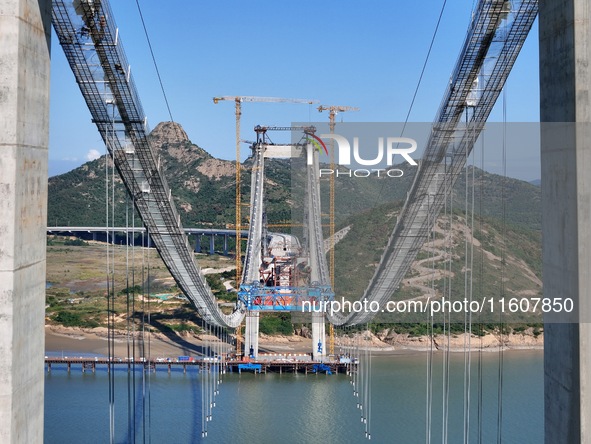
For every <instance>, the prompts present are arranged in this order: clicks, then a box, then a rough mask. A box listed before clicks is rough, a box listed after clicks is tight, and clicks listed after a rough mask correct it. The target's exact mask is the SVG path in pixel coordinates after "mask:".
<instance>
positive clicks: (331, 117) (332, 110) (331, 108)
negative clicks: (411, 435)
mask: <svg viewBox="0 0 591 444" xmlns="http://www.w3.org/2000/svg"><path fill="white" fill-rule="evenodd" d="M322 111H328V122H329V123H328V125H329V129H330V133H331V134H334V128H335V125H336V122H335V120H336V119H335V118H336V115H337V114H338V113H343V112H346V111H359V108H357V107H355V106H343V105H320V106H319V107H318V112H322ZM333 144H334V141H333V140H332V139H331V141H330V148H331V149H330V169H331V170H332V171H334V168H335V160H334V146H333ZM334 176H335V175H334V174H331V175H330V179H329V180H330V191H329V223H328V230H329V234H328V238H329V239H330V250H329V253H328V255H329V264H330V265H329V267H330V268H329V275H330V286H331V288H332V291H333V292H334V291H335V286H334V284H335V282H334V262H335V255H334V234H335V224H334V214H335V205H334V187H335V183H334ZM329 335H330V340H329V348H328V353H329V354H334V326H333V325H332V324H330V330H329Z"/></svg>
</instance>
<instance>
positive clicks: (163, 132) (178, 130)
mask: <svg viewBox="0 0 591 444" xmlns="http://www.w3.org/2000/svg"><path fill="white" fill-rule="evenodd" d="M150 139H151V140H152V142H153V143H154V144H155V145H156V146H158V147H160V146H163V145H172V144H175V145H176V144H184V143H190V140H189V137H188V136H187V133H186V132H185V130H184V129H183V127H182V126H181V125H180V124H178V123H176V122H160V123H159V124H158V125H156V128H154V129H153V130H152V132H151V133H150Z"/></svg>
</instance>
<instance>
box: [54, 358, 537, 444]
mask: <svg viewBox="0 0 591 444" xmlns="http://www.w3.org/2000/svg"><path fill="white" fill-rule="evenodd" d="M498 363H499V356H498V354H497V353H483V354H482V378H481V379H480V381H481V382H482V389H481V393H482V399H483V403H482V421H481V424H482V425H481V426H480V427H479V425H478V423H479V421H478V411H477V407H478V405H477V404H478V401H477V400H478V386H479V378H478V355H477V354H476V353H473V355H472V378H471V388H472V396H471V412H470V417H471V421H470V422H471V424H470V431H469V433H470V438H471V439H470V442H478V437H479V435H481V436H482V441H481V442H483V443H492V442H496V440H497V433H498V426H497V422H498V421H497V419H498V402H497V400H498V392H499V377H498V369H499V365H498ZM542 363H543V355H542V352H539V351H535V352H508V353H505V354H504V358H503V372H502V374H503V378H502V380H503V384H502V432H501V433H502V441H503V442H504V443H519V444H526V443H542V442H543V437H544V433H543V368H542ZM433 369H434V372H433V410H432V427H431V442H433V443H440V442H442V433H443V432H442V424H443V420H442V416H443V414H442V412H443V407H442V406H443V396H442V393H443V390H442V385H443V384H442V357H441V355H436V356H435V358H434V366H433ZM426 374H427V354H426V353H425V354H417V355H404V356H388V357H386V356H377V357H373V358H372V377H371V406H372V407H371V415H370V431H371V441H370V442H375V443H405V444H406V443H425V442H426V438H425V435H426V430H425V422H426V420H425V415H426V393H427V384H426ZM115 375H116V376H115V391H114V395H115V427H116V442H119V443H125V442H128V441H129V439H128V427H127V422H128V403H127V399H128V390H129V394H130V398H131V399H133V401H132V402H133V403H134V405H135V411H136V415H135V416H136V417H135V418H133V420H132V421H133V423H134V424H135V429H136V442H151V443H169V442H174V443H195V442H201V441H202V440H201V378H202V377H203V375H200V374H199V373H198V372H197V371H196V370H194V369H193V370H192V371H188V372H187V374H183V373H182V371H181V370H180V369H179V370H178V371H173V372H172V373H171V374H168V373H167V372H166V371H165V370H159V371H157V372H156V373H152V374H150V376H149V379H148V378H146V379H142V374H141V372H136V373H135V375H133V374H132V375H130V376H129V378H128V373H127V371H126V370H123V369H122V370H118V371H116V372H115ZM134 376H135V391H134V390H133V384H134V381H133V377H134ZM463 387H464V356H463V354H452V356H451V363H450V395H449V408H448V415H449V416H448V430H449V431H448V442H449V443H459V442H463V433H464V431H463V430H464V426H463V424H464V423H463V417H464V413H463V411H464V407H463V406H464V404H463V396H464V395H463ZM108 393H109V392H108V375H107V372H106V370H104V369H103V370H101V369H99V370H98V371H97V372H96V373H95V374H93V373H89V372H87V373H82V371H81V370H80V368H79V367H73V369H72V372H71V373H69V374H68V372H67V371H66V369H65V366H64V367H60V366H55V365H54V366H53V367H52V371H51V373H46V378H45V442H46V443H82V442H84V443H105V442H109V409H108V400H109V395H108ZM352 393H353V389H352V386H351V384H350V383H349V379H348V377H347V376H345V375H308V376H305V375H292V374H283V375H279V374H267V375H253V374H246V373H243V374H241V375H238V374H227V375H224V378H223V383H222V384H221V385H220V394H219V395H218V396H217V398H216V407H215V408H214V409H213V419H212V421H211V422H210V423H209V425H208V438H206V439H205V440H203V442H210V443H260V444H266V443H282V444H289V443H298V444H300V443H363V442H367V440H366V439H365V435H364V426H363V424H362V423H361V421H360V411H359V410H358V409H357V408H356V405H355V404H356V398H354V397H353V394H352ZM144 413H145V414H144ZM144 432H145V433H144Z"/></svg>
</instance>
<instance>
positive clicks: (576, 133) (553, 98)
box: [539, 0, 591, 444]
mask: <svg viewBox="0 0 591 444" xmlns="http://www.w3.org/2000/svg"><path fill="white" fill-rule="evenodd" d="M539 6H540V16H539V20H540V22H539V23H540V26H539V29H540V102H541V103H540V117H541V121H542V134H541V142H542V147H541V160H542V230H543V276H544V297H547V298H572V300H573V301H574V303H575V307H576V308H577V310H576V314H574V315H573V316H572V317H571V318H570V319H567V318H565V317H564V316H560V315H557V314H553V315H547V316H545V319H544V320H545V323H546V325H545V331H544V342H545V343H544V404H545V406H544V410H545V412H544V416H545V418H544V424H545V442H546V443H548V444H550V443H551V444H561V443H564V444H566V443H569V444H576V443H588V442H591V373H590V371H591V329H590V325H591V324H589V322H590V321H591V175H590V174H589V168H590V166H591V131H590V128H591V123H590V122H591V118H590V116H591V94H590V93H591V65H590V63H591V49H590V48H591V27H590V25H589V18H590V13H591V12H590V11H591V6H590V4H589V0H540V4H539Z"/></svg>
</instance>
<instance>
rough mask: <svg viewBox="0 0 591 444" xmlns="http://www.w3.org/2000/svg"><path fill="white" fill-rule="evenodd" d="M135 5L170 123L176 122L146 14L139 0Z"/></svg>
mask: <svg viewBox="0 0 591 444" xmlns="http://www.w3.org/2000/svg"><path fill="white" fill-rule="evenodd" d="M135 4H136V5H137V10H138V13H139V15H140V20H141V22H142V27H143V28H144V34H145V36H146V41H147V42H148V48H149V49H150V55H151V56H152V62H153V64H154V69H155V70H156V75H157V76H158V82H159V83H160V90H161V91H162V96H163V97H164V102H165V103H166V109H167V110H168V115H169V116H170V121H171V122H174V119H173V117H172V111H171V110H170V104H169V103H168V96H167V95H166V91H165V89H164V82H163V81H162V76H161V75H160V69H159V68H158V63H157V62H156V56H155V55H154V49H153V48H152V41H151V40H150V34H149V33H148V28H147V26H146V22H145V20H144V14H143V13H142V8H141V6H140V2H139V0H135ZM175 128H176V125H175Z"/></svg>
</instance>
